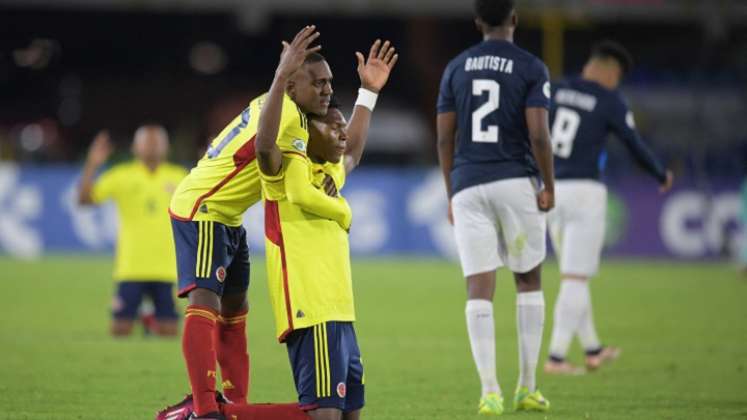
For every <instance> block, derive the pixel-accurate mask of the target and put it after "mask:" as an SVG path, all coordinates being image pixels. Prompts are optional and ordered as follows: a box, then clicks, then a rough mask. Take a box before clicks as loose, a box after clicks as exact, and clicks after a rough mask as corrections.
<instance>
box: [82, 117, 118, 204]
mask: <svg viewBox="0 0 747 420" xmlns="http://www.w3.org/2000/svg"><path fill="white" fill-rule="evenodd" d="M112 150H113V148H112V145H111V141H110V139H109V133H108V132H107V131H105V130H104V131H100V132H99V133H98V134H97V135H96V138H94V139H93V143H91V147H90V148H89V149H88V157H86V163H85V165H84V166H83V174H82V175H81V178H80V185H79V188H78V204H81V205H90V204H94V200H93V185H94V178H95V176H96V171H98V170H99V168H101V166H102V165H103V164H104V163H106V160H107V159H109V156H110V155H111V154H112Z"/></svg>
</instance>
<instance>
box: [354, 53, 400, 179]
mask: <svg viewBox="0 0 747 420" xmlns="http://www.w3.org/2000/svg"><path fill="white" fill-rule="evenodd" d="M394 51H395V49H394V47H393V46H391V44H390V42H389V41H386V42H384V45H381V40H380V39H377V40H376V41H375V42H374V43H373V45H372V46H371V50H370V51H369V52H368V60H365V59H364V57H363V54H361V53H360V52H356V53H355V56H356V58H357V59H358V76H359V77H360V79H361V89H360V90H359V91H358V100H357V101H356V103H355V108H354V109H353V115H352V116H351V117H350V122H349V123H348V126H347V132H348V141H347V150H345V161H344V162H345V171H346V172H347V173H350V172H351V171H352V170H353V169H355V167H356V166H358V164H359V163H360V161H361V157H362V156H363V149H365V147H366V140H367V138H368V127H369V125H370V123H371V113H372V112H373V108H374V106H375V104H376V98H377V96H378V94H379V92H381V89H382V88H383V87H384V86H385V85H386V82H387V81H388V80H389V74H390V73H391V71H392V68H394V65H395V64H396V63H397V59H398V58H399V55H398V54H395V52H394Z"/></svg>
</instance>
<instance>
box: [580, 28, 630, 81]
mask: <svg viewBox="0 0 747 420" xmlns="http://www.w3.org/2000/svg"><path fill="white" fill-rule="evenodd" d="M632 68H633V57H632V56H631V55H630V53H629V52H628V50H626V49H625V47H623V46H622V45H620V44H619V43H617V42H615V41H609V40H604V41H600V42H598V43H596V44H594V46H593V47H592V48H591V56H590V57H589V61H587V62H586V65H585V66H584V71H583V72H584V77H586V78H591V79H594V80H596V81H597V82H599V83H601V84H602V85H604V86H605V87H608V88H610V89H615V88H617V86H619V85H620V82H621V81H622V79H623V77H625V75H626V74H627V73H628V72H630V70H631V69H632Z"/></svg>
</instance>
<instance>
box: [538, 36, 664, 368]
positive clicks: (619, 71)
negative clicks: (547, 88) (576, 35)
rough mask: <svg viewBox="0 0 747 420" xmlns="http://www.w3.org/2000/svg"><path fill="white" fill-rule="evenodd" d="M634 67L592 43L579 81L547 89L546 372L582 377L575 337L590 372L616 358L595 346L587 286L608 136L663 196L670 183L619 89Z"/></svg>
mask: <svg viewBox="0 0 747 420" xmlns="http://www.w3.org/2000/svg"><path fill="white" fill-rule="evenodd" d="M631 66H632V58H631V57H630V54H629V53H628V52H627V51H626V50H625V48H623V47H622V46H621V45H620V44H618V43H615V42H611V41H604V42H600V43H598V44H597V45H596V46H594V48H593V49H592V52H591V57H590V58H589V60H588V61H587V63H586V65H585V66H584V69H583V73H582V74H581V77H578V78H573V79H569V80H566V81H562V82H559V83H557V84H554V85H553V88H552V94H553V103H552V108H551V110H550V118H551V120H552V143H553V151H554V153H555V177H556V179H557V182H556V193H557V197H558V199H557V207H556V208H555V210H553V211H552V212H550V214H549V215H548V222H549V225H550V237H551V238H552V240H553V245H554V248H555V251H556V253H557V254H558V259H559V262H560V273H561V277H562V281H561V284H560V293H559V294H558V300H557V303H556V304H555V315H554V317H555V318H554V322H553V332H552V341H551V342H550V358H549V360H548V361H547V363H545V372H547V373H557V374H570V375H575V374H582V373H584V369H583V368H580V367H577V366H574V365H572V364H570V363H568V362H567V361H566V360H565V357H566V353H567V352H568V347H569V346H570V344H571V341H572V339H573V337H574V336H575V335H578V338H579V340H580V341H581V346H582V347H583V349H584V351H585V352H586V367H587V368H588V369H596V368H598V367H599V366H600V365H602V364H603V363H604V362H607V361H610V360H614V359H615V358H617V356H618V355H619V353H620V351H619V349H617V348H614V347H606V346H603V345H602V344H601V342H600V341H599V337H598V336H597V332H596V328H595V326H594V321H593V317H592V309H591V294H590V291H589V282H588V280H589V279H590V278H591V277H593V276H594V275H595V274H596V272H597V269H598V267H599V258H600V254H601V252H602V247H603V245H604V231H605V215H606V210H607V188H606V187H605V186H604V184H603V183H602V182H601V181H600V175H601V172H602V170H603V169H604V162H605V161H606V151H605V147H606V142H607V137H608V134H610V133H614V134H615V135H616V136H617V137H618V138H620V139H621V140H622V141H623V143H624V144H625V146H626V147H627V148H628V149H629V150H630V152H631V153H632V154H633V156H634V157H635V159H636V161H637V162H638V163H639V164H640V165H641V166H642V167H643V168H644V169H645V170H646V171H647V172H648V173H649V174H650V175H651V176H653V177H654V178H655V179H656V181H657V182H658V183H659V185H660V191H661V192H666V191H668V190H669V189H670V188H671V186H672V180H673V176H672V173H671V172H670V171H667V170H666V169H665V168H664V166H663V165H662V164H661V163H660V162H659V160H658V159H657V158H656V156H654V154H653V153H652V152H651V150H650V149H649V147H648V146H646V144H645V143H644V142H643V141H642V140H641V137H640V135H639V134H638V132H637V131H636V129H635V122H634V119H633V113H632V112H631V111H630V110H629V108H628V106H627V104H626V103H625V100H624V99H623V97H622V95H621V94H620V92H619V90H618V87H619V85H620V82H621V81H622V78H623V76H624V75H625V73H627V72H628V71H629V70H630V68H631Z"/></svg>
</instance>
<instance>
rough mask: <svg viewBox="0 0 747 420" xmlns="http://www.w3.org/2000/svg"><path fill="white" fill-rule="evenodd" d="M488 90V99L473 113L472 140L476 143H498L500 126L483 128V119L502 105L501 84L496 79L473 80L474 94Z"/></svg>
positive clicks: (479, 94) (477, 94) (478, 94)
mask: <svg viewBox="0 0 747 420" xmlns="http://www.w3.org/2000/svg"><path fill="white" fill-rule="evenodd" d="M483 92H488V101H487V102H485V103H484V104H482V105H481V106H480V107H479V108H477V109H476V110H475V112H473V113H472V141H473V142H475V143H498V126H497V125H488V126H487V127H486V129H485V130H483V128H482V120H483V119H484V118H485V117H486V116H488V114H490V113H491V112H493V111H495V110H496V109H498V108H499V107H500V97H501V85H499V84H498V82H496V81H495V80H490V79H475V80H473V81H472V95H474V96H478V97H479V96H482V94H483Z"/></svg>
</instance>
